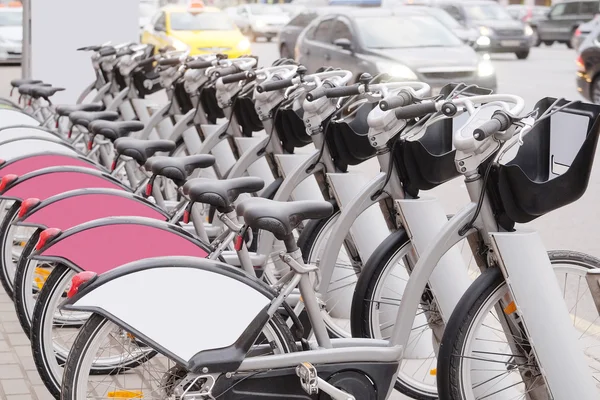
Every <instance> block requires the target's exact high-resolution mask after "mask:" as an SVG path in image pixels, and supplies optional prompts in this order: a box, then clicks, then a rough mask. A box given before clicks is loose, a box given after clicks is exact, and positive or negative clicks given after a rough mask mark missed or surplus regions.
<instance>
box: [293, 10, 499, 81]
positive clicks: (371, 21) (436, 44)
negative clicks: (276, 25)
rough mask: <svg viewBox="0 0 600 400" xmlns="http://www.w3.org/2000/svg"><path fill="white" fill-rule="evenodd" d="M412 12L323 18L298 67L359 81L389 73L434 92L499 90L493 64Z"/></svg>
mask: <svg viewBox="0 0 600 400" xmlns="http://www.w3.org/2000/svg"><path fill="white" fill-rule="evenodd" d="M411 8H412V7H410V6H407V7H402V8H397V9H393V10H390V9H347V10H344V11H338V10H335V11H337V12H335V13H330V14H326V15H323V16H322V17H320V18H318V19H317V20H315V21H314V22H313V23H311V24H310V25H309V26H308V27H307V28H306V29H305V30H304V31H303V32H302V34H301V35H300V37H299V38H298V43H297V46H296V53H297V56H298V58H297V61H299V62H300V63H301V64H303V65H305V66H306V67H307V69H308V70H309V71H316V70H317V69H318V68H320V67H322V66H333V67H340V68H344V69H348V70H350V71H352V72H353V73H354V76H355V77H358V76H359V75H360V74H361V73H363V72H368V73H370V74H371V75H377V74H379V73H389V74H390V75H392V76H394V77H395V78H397V79H404V80H407V81H415V80H416V81H424V82H427V83H429V84H430V85H431V86H432V88H433V89H434V91H436V90H439V89H440V88H441V87H442V86H444V85H446V84H447V83H451V82H464V83H467V84H477V85H479V86H483V87H486V88H490V89H496V74H495V72H494V68H493V66H492V64H491V62H490V61H489V60H487V59H484V58H482V57H480V56H479V55H478V54H477V53H476V52H475V51H474V50H473V49H472V48H471V47H469V46H468V45H466V44H464V43H463V42H462V41H461V40H460V39H459V38H458V37H456V36H455V35H454V34H453V33H452V32H451V31H449V30H448V29H447V28H446V27H445V26H444V25H442V24H441V23H440V22H439V21H438V20H436V19H435V18H434V17H432V16H430V15H426V14H425V13H423V12H422V11H418V10H411Z"/></svg>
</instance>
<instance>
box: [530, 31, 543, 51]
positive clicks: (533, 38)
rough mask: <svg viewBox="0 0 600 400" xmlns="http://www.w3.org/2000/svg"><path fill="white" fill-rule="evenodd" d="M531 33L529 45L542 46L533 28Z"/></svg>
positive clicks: (538, 35)
mask: <svg viewBox="0 0 600 400" xmlns="http://www.w3.org/2000/svg"><path fill="white" fill-rule="evenodd" d="M532 31H533V33H532V34H531V45H532V46H535V47H539V46H540V44H542V41H541V40H540V34H539V33H538V30H537V29H536V28H533V29H532Z"/></svg>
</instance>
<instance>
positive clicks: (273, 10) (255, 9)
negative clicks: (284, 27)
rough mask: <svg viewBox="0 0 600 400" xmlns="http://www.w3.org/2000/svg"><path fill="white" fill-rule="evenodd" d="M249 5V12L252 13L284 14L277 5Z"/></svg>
mask: <svg viewBox="0 0 600 400" xmlns="http://www.w3.org/2000/svg"><path fill="white" fill-rule="evenodd" d="M249 7H250V12H251V13H252V14H254V15H282V14H285V13H284V11H283V9H282V8H281V7H278V6H270V5H269V6H267V5H261V4H252V5H250V6H249Z"/></svg>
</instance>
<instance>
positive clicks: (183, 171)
mask: <svg viewBox="0 0 600 400" xmlns="http://www.w3.org/2000/svg"><path fill="white" fill-rule="evenodd" d="M214 163H215V158H214V157H213V156H211V155H208V154H196V155H193V156H186V157H165V156H155V157H152V158H149V159H148V161H146V165H145V166H144V167H145V168H146V170H147V171H152V173H153V174H154V175H160V176H164V177H165V178H169V179H171V180H172V181H173V182H175V184H176V185H177V186H181V185H183V184H184V183H185V180H186V179H187V177H188V175H190V174H191V173H192V172H194V170H195V169H196V168H208V167H211V166H213V164H214Z"/></svg>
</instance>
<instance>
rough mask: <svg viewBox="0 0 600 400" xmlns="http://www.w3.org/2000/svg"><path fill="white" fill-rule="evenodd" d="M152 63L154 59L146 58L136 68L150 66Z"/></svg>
mask: <svg viewBox="0 0 600 400" xmlns="http://www.w3.org/2000/svg"><path fill="white" fill-rule="evenodd" d="M154 61H156V60H155V59H154V57H149V58H146V59H144V60H142V61H140V62H139V63H138V67H145V66H146V65H151V64H152V63H153V62H154Z"/></svg>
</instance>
